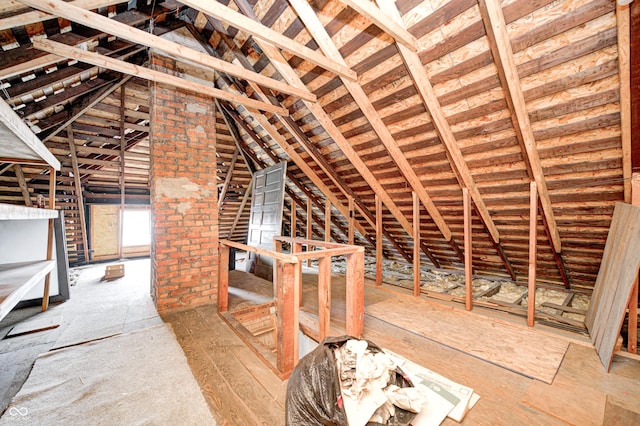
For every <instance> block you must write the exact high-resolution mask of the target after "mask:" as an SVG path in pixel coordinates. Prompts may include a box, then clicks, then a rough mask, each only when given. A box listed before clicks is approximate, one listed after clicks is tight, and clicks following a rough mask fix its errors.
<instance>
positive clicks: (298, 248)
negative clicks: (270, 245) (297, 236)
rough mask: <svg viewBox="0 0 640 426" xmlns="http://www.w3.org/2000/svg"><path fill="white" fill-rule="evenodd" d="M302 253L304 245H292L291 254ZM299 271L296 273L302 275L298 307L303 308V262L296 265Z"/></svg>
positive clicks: (299, 285)
mask: <svg viewBox="0 0 640 426" xmlns="http://www.w3.org/2000/svg"><path fill="white" fill-rule="evenodd" d="M301 252H302V244H300V243H296V242H294V243H291V253H294V254H295V253H301ZM296 267H297V269H298V271H297V272H296V273H297V274H299V275H300V279H299V280H298V281H297V282H298V294H297V300H298V306H302V262H298V263H297V265H296Z"/></svg>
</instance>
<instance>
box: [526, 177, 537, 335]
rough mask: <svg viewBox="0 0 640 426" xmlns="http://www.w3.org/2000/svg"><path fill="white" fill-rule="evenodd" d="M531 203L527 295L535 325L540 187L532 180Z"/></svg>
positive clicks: (530, 323)
mask: <svg viewBox="0 0 640 426" xmlns="http://www.w3.org/2000/svg"><path fill="white" fill-rule="evenodd" d="M530 197H531V198H530V204H529V292H528V295H527V301H528V302H527V325H528V326H529V327H533V324H534V323H535V315H536V257H537V256H536V254H537V243H538V241H537V238H538V188H537V187H536V183H535V181H532V182H531V191H530Z"/></svg>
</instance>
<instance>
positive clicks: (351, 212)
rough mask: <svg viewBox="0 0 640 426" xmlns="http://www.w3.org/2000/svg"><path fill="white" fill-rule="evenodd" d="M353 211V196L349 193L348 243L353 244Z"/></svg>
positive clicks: (354, 219)
mask: <svg viewBox="0 0 640 426" xmlns="http://www.w3.org/2000/svg"><path fill="white" fill-rule="evenodd" d="M355 214H356V213H355V211H354V208H353V197H352V196H350V195H349V244H350V245H353V243H354V241H355V236H354V231H355V228H356V218H355Z"/></svg>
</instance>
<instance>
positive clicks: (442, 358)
mask: <svg viewBox="0 0 640 426" xmlns="http://www.w3.org/2000/svg"><path fill="white" fill-rule="evenodd" d="M304 272H305V273H304V276H303V309H304V311H305V312H310V313H311V314H313V312H314V310H315V311H317V276H316V275H314V273H313V272H314V271H313V269H307V268H305V269H304ZM229 283H230V298H229V301H230V309H232V310H233V309H236V308H240V307H248V306H251V305H258V304H260V303H264V302H265V301H268V300H269V299H270V297H271V294H272V285H271V283H269V282H267V281H264V280H260V279H257V278H255V277H253V276H252V275H250V274H246V273H244V272H240V271H232V272H231V273H230V279H229ZM344 290H345V289H344V278H343V277H340V276H334V277H333V279H332V305H331V315H332V331H333V334H336V333H339V332H340V329H341V328H343V325H344ZM395 297H398V294H397V293H395V292H393V291H389V289H388V288H382V289H381V288H379V287H378V288H376V287H374V286H371V285H367V286H365V309H369V308H370V307H372V306H376V305H378V304H380V303H383V302H386V301H388V300H389V299H390V298H395ZM420 303H421V304H423V303H424V302H422V301H421V302H420ZM381 306H382V305H381ZM405 313H406V314H407V315H410V316H412V318H417V317H419V316H420V315H421V311H417V312H412V311H406V312H405ZM451 313H452V312H451V309H450V308H448V307H444V308H443V314H442V315H443V316H448V315H449V314H451ZM462 313H463V314H464V312H462ZM478 316H479V315H478V314H476V313H471V314H469V318H467V319H464V320H463V324H462V325H468V324H469V323H470V322H471V321H473V320H474V319H475V318H476V317H478ZM164 319H165V320H166V321H168V322H170V323H171V324H172V325H173V327H174V330H175V332H176V334H177V335H178V339H179V341H180V343H181V344H182V345H183V348H184V350H185V353H186V355H187V358H188V360H189V363H190V365H191V367H192V369H193V371H194V375H195V376H196V378H197V380H198V381H199V383H200V387H201V388H202V389H203V392H204V393H205V397H206V400H207V401H208V402H209V404H210V405H211V407H212V411H215V412H219V413H220V415H221V419H217V420H219V421H220V422H221V423H226V424H229V425H236V424H240V425H244V424H269V425H282V424H284V398H285V387H286V382H283V381H280V380H279V379H278V378H277V376H276V375H275V374H274V373H273V372H272V371H270V370H269V369H268V368H267V367H266V366H265V365H264V364H261V362H260V360H259V359H258V358H257V356H256V355H255V354H254V353H253V351H251V350H249V349H248V348H247V347H246V346H244V345H243V344H242V342H241V341H240V340H239V338H237V336H236V335H235V333H233V332H232V331H231V330H230V329H229V328H228V325H227V324H226V323H224V322H223V321H222V320H220V319H219V317H217V315H216V310H215V307H213V306H212V307H201V308H197V309H193V310H190V311H185V312H180V313H176V314H171V315H169V316H165V317H164ZM446 321H447V319H446V318H439V319H438V324H443V323H445V322H446ZM502 322H504V321H503V320H501V319H498V320H497V321H495V322H494V324H495V326H496V327H498V326H502V325H503V324H502ZM525 330H526V329H525ZM364 337H365V338H366V339H369V340H371V341H373V342H375V343H376V344H378V345H379V346H381V347H383V348H390V349H392V350H393V351H394V352H397V353H399V354H400V355H402V356H404V357H406V358H408V359H410V360H412V361H414V362H416V363H418V364H420V365H423V366H425V367H427V368H429V369H431V370H433V371H435V372H437V373H439V374H442V375H444V376H446V377H448V378H450V379H451V380H454V381H456V382H458V383H461V384H464V385H466V386H469V387H472V388H473V389H474V390H475V391H476V392H477V393H478V394H479V395H480V396H481V399H480V401H479V402H478V404H477V405H476V406H475V407H474V408H473V409H472V410H471V411H470V412H469V413H468V414H467V416H466V418H465V419H464V421H463V422H462V424H464V425H532V424H536V425H537V424H541V425H542V424H544V425H567V424H580V423H581V422H582V421H583V419H585V418H590V419H592V420H593V421H596V422H597V421H598V420H599V419H602V418H615V416H616V412H615V410H619V411H620V410H625V412H624V413H622V414H624V415H625V416H626V417H629V416H633V414H634V413H636V412H637V411H639V409H638V407H640V397H639V395H640V362H638V361H635V360H631V359H628V358H622V357H618V356H616V357H614V362H613V364H612V367H611V372H610V373H606V372H605V371H604V368H603V367H602V365H601V364H600V362H599V359H598V357H597V354H596V353H595V351H594V350H593V348H592V347H589V346H584V345H581V344H576V343H570V344H569V345H568V347H569V349H568V350H567V352H566V354H565V357H564V359H563V360H562V362H561V364H560V368H559V370H558V372H557V374H556V378H555V380H554V381H553V383H552V384H550V385H548V384H545V383H542V382H540V381H539V380H536V379H531V378H528V377H525V376H524V375H522V374H518V373H515V372H513V371H511V370H509V369H506V368H503V367H500V366H498V365H496V364H492V363H490V362H487V361H485V360H483V359H481V358H479V357H477V356H471V355H469V354H467V353H465V352H463V351H461V350H457V349H453V348H451V347H448V346H447V345H444V344H441V343H438V342H435V341H434V340H432V339H428V338H425V337H423V336H420V335H418V334H416V333H414V332H412V331H409V330H407V329H405V328H403V327H401V326H398V325H394V324H392V323H390V322H386V321H382V320H380V319H378V318H376V317H374V316H372V315H365V336H364ZM476 339H477V340H482V339H486V337H484V336H476ZM576 389H580V390H581V391H580V392H577V391H576ZM586 396H589V399H585V398H586ZM603 396H604V398H603ZM249 398H251V401H259V402H257V403H256V404H253V403H252V404H247V403H246V401H247V400H248V399H249ZM607 400H615V401H616V404H615V405H612V404H609V405H608V406H606V407H605V403H606V401H607ZM587 401H592V402H593V404H587V403H586V402H587ZM634 401H635V402H634ZM612 410H613V411H612ZM248 411H251V412H248ZM605 411H606V412H607V414H606V416H605ZM444 424H445V425H456V424H458V423H456V422H454V421H452V420H445V422H444Z"/></svg>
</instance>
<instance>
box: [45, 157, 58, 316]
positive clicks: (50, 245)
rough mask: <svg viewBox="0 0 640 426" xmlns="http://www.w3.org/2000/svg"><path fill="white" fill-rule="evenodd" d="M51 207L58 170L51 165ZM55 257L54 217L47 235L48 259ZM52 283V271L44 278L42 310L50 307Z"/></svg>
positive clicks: (52, 205) (51, 206)
mask: <svg viewBox="0 0 640 426" xmlns="http://www.w3.org/2000/svg"><path fill="white" fill-rule="evenodd" d="M49 208H50V209H51V210H54V209H55V208H56V170H55V169H54V168H53V167H49ZM52 258H53V219H49V233H48V235H47V260H51V259H52ZM50 285H51V272H49V273H48V274H47V276H46V277H45V279H44V291H43V292H42V311H43V312H44V311H46V310H47V309H49V287H50Z"/></svg>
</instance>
